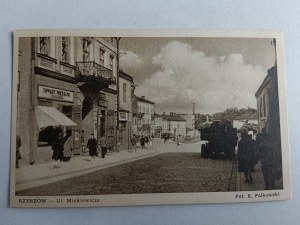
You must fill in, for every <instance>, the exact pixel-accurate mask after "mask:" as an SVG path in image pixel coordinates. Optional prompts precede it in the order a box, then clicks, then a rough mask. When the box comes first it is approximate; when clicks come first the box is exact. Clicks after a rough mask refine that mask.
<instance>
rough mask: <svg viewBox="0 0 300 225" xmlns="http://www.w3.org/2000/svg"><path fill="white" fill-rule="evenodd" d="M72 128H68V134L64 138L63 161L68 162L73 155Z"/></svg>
mask: <svg viewBox="0 0 300 225" xmlns="http://www.w3.org/2000/svg"><path fill="white" fill-rule="evenodd" d="M71 137H72V130H67V132H66V136H65V137H64V138H63V144H64V156H63V161H64V162H68V161H70V159H71V157H72V151H73V145H72V140H71Z"/></svg>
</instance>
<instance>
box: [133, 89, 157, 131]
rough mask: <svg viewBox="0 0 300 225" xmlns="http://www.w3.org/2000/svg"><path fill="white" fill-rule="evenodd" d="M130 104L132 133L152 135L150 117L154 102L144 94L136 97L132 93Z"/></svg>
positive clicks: (151, 116)
mask: <svg viewBox="0 0 300 225" xmlns="http://www.w3.org/2000/svg"><path fill="white" fill-rule="evenodd" d="M132 104H133V124H132V130H133V133H134V134H138V135H153V132H154V131H153V123H152V118H153V115H154V105H155V103H154V102H152V101H150V100H148V99H146V98H145V96H141V97H138V96H136V95H134V94H133V99H132Z"/></svg>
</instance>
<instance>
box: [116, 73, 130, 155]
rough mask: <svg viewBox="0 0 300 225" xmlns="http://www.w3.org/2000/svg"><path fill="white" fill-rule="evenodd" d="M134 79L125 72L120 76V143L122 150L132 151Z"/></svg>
mask: <svg viewBox="0 0 300 225" xmlns="http://www.w3.org/2000/svg"><path fill="white" fill-rule="evenodd" d="M132 88H133V78H132V77H131V76H130V75H129V74H127V73H124V72H123V71H121V72H120V75H119V143H120V148H119V149H120V150H128V149H131V142H130V139H131V136H132V129H131V127H132V98H131V97H132V95H131V92H132Z"/></svg>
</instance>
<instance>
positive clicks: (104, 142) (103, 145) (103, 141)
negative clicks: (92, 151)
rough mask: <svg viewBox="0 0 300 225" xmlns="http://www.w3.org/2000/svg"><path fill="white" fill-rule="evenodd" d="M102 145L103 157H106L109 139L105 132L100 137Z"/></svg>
mask: <svg viewBox="0 0 300 225" xmlns="http://www.w3.org/2000/svg"><path fill="white" fill-rule="evenodd" d="M100 147H101V156H102V158H105V155H106V153H107V141H106V137H105V135H104V134H103V135H102V137H101V138H100Z"/></svg>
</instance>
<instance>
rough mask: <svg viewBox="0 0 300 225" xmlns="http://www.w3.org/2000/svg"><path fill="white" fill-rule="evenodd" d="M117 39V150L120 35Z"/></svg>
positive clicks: (117, 133)
mask: <svg viewBox="0 0 300 225" xmlns="http://www.w3.org/2000/svg"><path fill="white" fill-rule="evenodd" d="M115 39H116V41H117V56H116V57H117V126H116V151H117V152H119V146H118V145H119V130H120V129H119V128H120V126H119V108H120V100H119V99H120V93H119V92H120V90H119V75H120V74H119V73H120V46H119V44H120V40H121V38H120V37H115Z"/></svg>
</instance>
